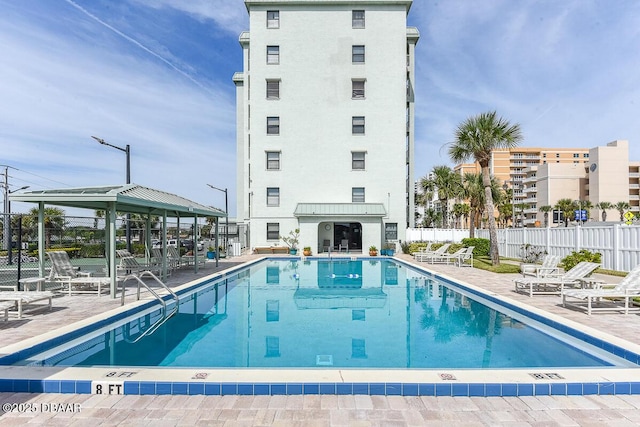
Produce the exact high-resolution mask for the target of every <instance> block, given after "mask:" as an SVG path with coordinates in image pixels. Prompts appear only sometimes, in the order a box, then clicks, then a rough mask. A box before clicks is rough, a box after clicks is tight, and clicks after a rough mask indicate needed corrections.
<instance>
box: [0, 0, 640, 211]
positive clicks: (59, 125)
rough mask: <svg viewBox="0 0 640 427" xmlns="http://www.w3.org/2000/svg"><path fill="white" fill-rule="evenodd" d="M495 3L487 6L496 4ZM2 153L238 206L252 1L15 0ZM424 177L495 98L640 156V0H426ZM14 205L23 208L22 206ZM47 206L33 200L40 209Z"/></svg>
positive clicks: (419, 17)
mask: <svg viewBox="0 0 640 427" xmlns="http://www.w3.org/2000/svg"><path fill="white" fill-rule="evenodd" d="M480 5H481V6H480ZM0 10H2V13H0V52H1V53H2V54H1V55H0V100H1V102H0V150H1V151H0V152H1V153H2V154H0V164H3V165H9V166H11V167H12V168H16V169H17V170H16V169H10V186H11V189H16V188H19V187H21V186H23V185H29V186H31V189H40V188H62V187H69V186H71V187H76V186H85V185H104V184H114V183H120V182H124V176H125V156H124V153H122V152H119V151H117V150H115V149H112V148H109V147H105V146H102V145H99V144H98V143H97V142H95V141H94V140H93V139H91V135H95V136H98V137H100V138H103V139H104V140H106V141H107V142H109V143H111V144H113V145H117V146H121V147H124V146H125V145H126V144H130V145H131V151H132V154H131V164H132V166H131V169H132V172H131V174H132V181H133V182H134V183H137V184H141V185H145V186H149V187H153V188H158V189H161V190H165V191H169V192H173V193H177V194H180V195H183V196H185V197H188V198H190V199H192V200H194V201H197V202H200V203H204V204H208V205H215V206H216V207H224V195H223V194H222V193H220V192H216V191H214V190H211V189H209V188H208V187H207V186H206V185H205V183H210V184H212V185H214V186H216V187H221V188H225V187H228V188H229V205H230V213H231V215H234V214H235V170H236V168H235V162H236V158H235V87H234V85H233V83H232V81H231V77H232V75H233V73H234V72H236V71H241V70H242V57H241V49H240V46H239V44H238V35H239V33H240V32H241V31H243V30H247V29H248V16H247V12H246V9H245V7H244V3H243V1H242V0H21V1H15V0H0ZM408 25H411V26H415V27H418V29H419V30H420V33H421V39H420V42H419V43H418V46H417V50H416V56H417V67H416V74H417V77H416V84H415V86H416V97H417V98H416V115H417V120H416V168H415V170H416V178H418V177H420V176H422V175H424V174H426V173H428V172H429V171H430V170H431V169H432V168H433V167H434V166H436V165H439V164H449V165H452V163H451V162H450V160H449V159H448V158H447V152H446V148H443V146H444V145H445V144H446V143H448V142H450V141H451V140H452V138H453V133H454V130H455V127H456V126H457V125H458V124H459V123H460V122H462V121H463V120H465V119H466V118H467V117H469V116H472V115H475V114H478V113H481V112H484V111H489V110H494V109H495V110H497V111H498V113H499V114H500V115H501V116H503V117H505V118H506V119H508V120H510V121H511V122H513V123H519V124H520V125H521V126H522V130H523V134H524V141H523V143H522V145H523V146H531V147H534V146H535V147H556V146H566V147H586V148H591V147H595V146H598V145H605V144H606V143H607V142H610V141H612V140H615V139H628V140H629V141H630V147H631V148H630V150H631V152H630V157H631V159H632V160H636V161H640V148H639V147H640V145H639V142H640V72H639V70H640V49H638V46H640V2H637V1H635V0H616V1H609V0H574V1H572V0H563V1H557V0H519V1H513V0H490V1H486V2H481V3H479V2H477V1H476V0H447V1H431V0H415V1H414V4H413V7H412V9H411V12H410V14H409V19H408ZM13 207H14V208H16V209H14V210H23V208H22V207H20V206H18V207H16V206H13ZM30 207H31V206H25V207H24V209H27V208H30Z"/></svg>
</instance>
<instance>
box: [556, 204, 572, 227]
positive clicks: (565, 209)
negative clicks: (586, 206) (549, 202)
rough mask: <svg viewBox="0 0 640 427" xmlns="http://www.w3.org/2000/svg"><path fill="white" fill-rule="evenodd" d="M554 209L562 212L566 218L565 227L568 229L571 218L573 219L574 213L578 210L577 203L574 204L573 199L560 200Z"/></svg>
mask: <svg viewBox="0 0 640 427" xmlns="http://www.w3.org/2000/svg"><path fill="white" fill-rule="evenodd" d="M553 208H554V209H555V210H558V211H560V212H562V215H563V217H564V226H565V227H568V226H569V218H572V215H573V214H574V211H575V210H576V208H577V206H576V202H574V201H573V200H571V199H560V200H558V201H557V202H556V204H555V206H554V207H553Z"/></svg>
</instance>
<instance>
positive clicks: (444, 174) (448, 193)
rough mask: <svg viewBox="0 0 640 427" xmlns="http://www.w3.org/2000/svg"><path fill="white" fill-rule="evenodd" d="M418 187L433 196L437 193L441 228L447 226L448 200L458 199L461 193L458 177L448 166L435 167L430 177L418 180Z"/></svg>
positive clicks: (460, 183)
mask: <svg viewBox="0 0 640 427" xmlns="http://www.w3.org/2000/svg"><path fill="white" fill-rule="evenodd" d="M420 185H421V186H422V188H423V189H424V191H425V192H427V193H431V194H433V193H434V192H436V191H437V193H438V200H440V206H442V218H443V222H444V224H443V226H444V227H445V228H447V227H448V226H449V221H448V219H449V200H450V199H453V198H455V197H458V196H459V195H460V194H461V193H462V182H461V179H460V175H458V174H457V173H455V172H454V171H453V170H452V169H451V168H450V167H449V166H444V165H443V166H435V167H434V168H433V171H432V172H431V177H430V178H429V177H424V178H422V179H421V180H420Z"/></svg>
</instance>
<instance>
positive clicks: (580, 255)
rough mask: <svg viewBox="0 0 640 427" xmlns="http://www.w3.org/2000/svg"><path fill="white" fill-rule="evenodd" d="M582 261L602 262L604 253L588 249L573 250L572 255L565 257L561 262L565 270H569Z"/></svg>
mask: <svg viewBox="0 0 640 427" xmlns="http://www.w3.org/2000/svg"><path fill="white" fill-rule="evenodd" d="M582 261H587V262H597V263H598V264H600V263H601V262H602V254H600V253H598V252H590V251H588V250H586V249H583V250H581V251H580V252H576V251H573V252H571V254H570V255H567V256H566V257H564V258H563V259H562V261H560V264H562V268H564V270H565V271H568V270H571V269H572V268H573V267H575V266H576V265H577V264H578V263H580V262H582Z"/></svg>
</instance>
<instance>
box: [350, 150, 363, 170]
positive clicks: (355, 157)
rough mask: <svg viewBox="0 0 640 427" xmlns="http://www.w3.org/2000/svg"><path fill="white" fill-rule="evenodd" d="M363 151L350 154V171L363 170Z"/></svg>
mask: <svg viewBox="0 0 640 427" xmlns="http://www.w3.org/2000/svg"><path fill="white" fill-rule="evenodd" d="M364 155H365V152H364V151H352V152H351V169H353V170H364Z"/></svg>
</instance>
